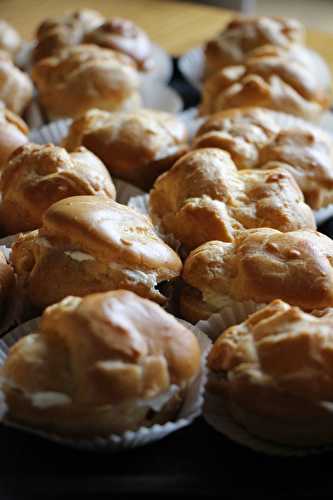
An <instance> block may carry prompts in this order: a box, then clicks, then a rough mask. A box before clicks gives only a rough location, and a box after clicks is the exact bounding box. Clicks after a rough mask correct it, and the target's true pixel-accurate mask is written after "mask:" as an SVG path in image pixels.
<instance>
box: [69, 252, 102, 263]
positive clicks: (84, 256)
mask: <svg viewBox="0 0 333 500" xmlns="http://www.w3.org/2000/svg"><path fill="white" fill-rule="evenodd" d="M64 253H65V255H68V257H70V258H71V259H73V260H75V261H77V262H84V261H86V260H96V259H95V257H93V256H92V255H90V254H89V253H84V252H80V251H79V250H68V251H66V252H64Z"/></svg>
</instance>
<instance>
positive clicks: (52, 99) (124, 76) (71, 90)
mask: <svg viewBox="0 0 333 500" xmlns="http://www.w3.org/2000/svg"><path fill="white" fill-rule="evenodd" d="M32 78H33V80H34V82H35V84H36V87H37V90H38V98H39V101H40V103H41V104H42V106H43V107H44V108H45V111H46V113H47V114H48V116H49V117H50V118H56V117H66V116H67V117H71V118H75V117H77V116H79V115H81V114H83V113H84V112H85V111H87V110H88V109H90V108H94V107H96V108H100V109H105V110H108V111H116V110H133V109H137V108H138V107H140V104H141V97H140V95H139V85H140V78H139V74H138V72H137V70H136V67H135V64H134V63H133V62H132V60H131V59H130V58H129V57H128V56H126V55H125V54H121V53H120V52H115V51H113V50H110V49H103V48H101V47H98V46H96V45H77V46H73V47H67V48H64V49H62V50H61V51H59V52H57V54H56V55H55V56H53V57H48V58H46V59H42V60H41V61H39V62H38V63H37V64H35V65H34V66H33V69H32Z"/></svg>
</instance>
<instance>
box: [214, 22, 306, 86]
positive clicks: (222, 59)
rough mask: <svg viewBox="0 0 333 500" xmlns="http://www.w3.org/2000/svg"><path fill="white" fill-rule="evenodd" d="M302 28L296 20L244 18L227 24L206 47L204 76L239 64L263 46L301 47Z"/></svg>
mask: <svg viewBox="0 0 333 500" xmlns="http://www.w3.org/2000/svg"><path fill="white" fill-rule="evenodd" d="M304 35H305V33H304V28H303V26H302V25H301V24H300V22H299V21H297V20H296V19H286V18H283V17H266V16H246V17H241V16H239V17H236V18H235V19H233V20H232V21H230V22H229V23H228V24H227V25H226V26H225V28H224V29H223V31H221V33H219V34H218V35H217V37H216V38H214V39H212V40H209V41H208V42H207V44H206V46H205V76H206V77H207V76H210V75H212V74H213V73H215V72H216V71H218V70H220V69H221V68H224V67H225V66H231V65H234V64H242V63H243V62H244V61H245V59H246V58H248V57H249V56H250V55H251V52H252V51H253V50H255V49H258V48H259V47H263V46H265V45H273V46H276V47H285V48H288V47H290V46H291V45H294V44H304Z"/></svg>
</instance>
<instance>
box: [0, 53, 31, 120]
mask: <svg viewBox="0 0 333 500" xmlns="http://www.w3.org/2000/svg"><path fill="white" fill-rule="evenodd" d="M32 94H33V84H32V81H31V79H30V77H29V75H28V74H27V73H24V72H23V71H21V70H20V69H19V68H18V67H17V66H15V64H14V63H13V62H12V59H11V57H10V56H9V54H8V53H7V52H5V51H4V50H0V102H2V103H3V104H4V106H5V107H6V108H8V109H9V110H10V111H13V112H14V113H17V114H18V115H22V113H23V112H24V111H25V109H26V107H27V106H28V104H30V102H31V100H32Z"/></svg>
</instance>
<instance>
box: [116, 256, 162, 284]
mask: <svg viewBox="0 0 333 500" xmlns="http://www.w3.org/2000/svg"><path fill="white" fill-rule="evenodd" d="M109 268H110V269H111V271H112V270H114V271H119V272H121V273H123V274H125V275H126V277H127V278H128V280H129V281H132V282H133V283H142V284H143V285H145V286H146V287H148V288H155V287H156V286H157V284H158V282H157V274H156V273H155V272H144V271H139V270H137V269H128V268H126V267H124V266H123V265H122V264H118V262H111V263H110V264H109Z"/></svg>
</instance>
